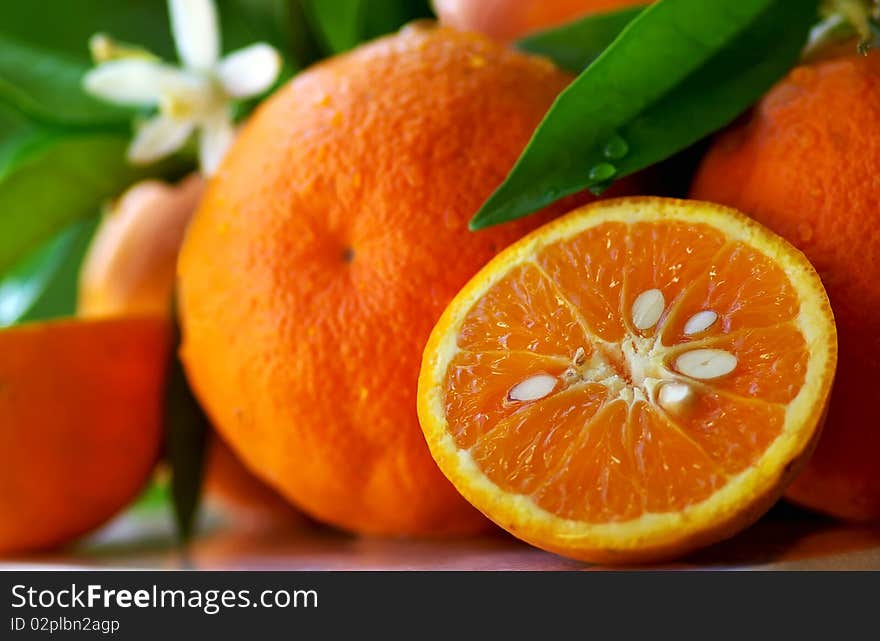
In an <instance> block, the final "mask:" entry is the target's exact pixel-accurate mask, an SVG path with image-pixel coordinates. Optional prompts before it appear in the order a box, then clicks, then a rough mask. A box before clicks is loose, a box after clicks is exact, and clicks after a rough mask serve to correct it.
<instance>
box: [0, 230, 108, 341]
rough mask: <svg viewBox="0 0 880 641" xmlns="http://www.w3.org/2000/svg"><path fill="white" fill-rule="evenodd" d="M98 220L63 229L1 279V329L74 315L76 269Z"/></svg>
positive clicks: (77, 270) (77, 274) (80, 262)
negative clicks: (27, 322)
mask: <svg viewBox="0 0 880 641" xmlns="http://www.w3.org/2000/svg"><path fill="white" fill-rule="evenodd" d="M98 220H99V217H98V216H95V217H93V218H90V219H85V220H79V221H77V222H75V223H74V224H72V225H70V226H69V227H67V228H65V229H63V230H62V231H61V232H60V233H58V234H56V235H55V236H54V237H52V238H51V239H50V240H49V241H48V242H46V243H45V244H43V245H42V246H41V247H39V249H37V251H35V252H33V253H32V254H31V255H29V256H28V257H27V258H25V259H24V260H22V261H21V262H19V263H18V264H17V265H16V266H15V267H14V268H13V269H12V270H10V271H9V272H8V273H7V274H6V276H5V277H4V278H2V279H0V327H6V326H8V325H12V324H14V323H20V322H25V321H34V320H44V319H47V318H56V317H59V316H68V315H72V314H74V313H75V311H76V290H77V287H76V286H77V279H78V276H79V268H80V265H81V264H82V260H83V258H84V256H85V253H86V249H87V248H88V245H89V241H90V240H91V237H92V235H93V233H94V231H95V228H96V227H97V224H98Z"/></svg>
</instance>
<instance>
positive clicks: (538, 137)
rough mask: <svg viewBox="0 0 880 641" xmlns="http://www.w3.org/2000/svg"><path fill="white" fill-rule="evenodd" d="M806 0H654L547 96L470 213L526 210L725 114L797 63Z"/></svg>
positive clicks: (647, 157) (667, 147)
mask: <svg viewBox="0 0 880 641" xmlns="http://www.w3.org/2000/svg"><path fill="white" fill-rule="evenodd" d="M816 15H817V0H715V1H713V2H712V3H706V2H705V1H704V0H660V2H657V3H656V4H654V5H652V6H651V7H649V8H648V9H645V10H644V12H643V13H641V14H640V15H639V16H638V17H637V18H636V19H635V20H633V21H632V22H631V23H630V24H629V26H627V27H626V28H625V29H624V31H623V32H622V33H621V34H620V36H619V37H618V38H617V39H616V40H615V41H614V42H613V43H612V44H611V46H609V47H608V48H607V49H606V50H605V52H604V53H603V54H602V55H601V56H600V57H599V58H598V59H596V61H595V62H593V64H591V65H590V66H589V67H588V68H587V69H586V70H585V71H584V72H583V73H582V74H581V75H580V76H579V77H578V78H577V80H575V82H574V83H572V85H571V86H569V88H568V89H566V90H565V91H564V92H563V93H562V94H561V95H560V96H559V98H558V99H557V100H556V102H555V104H554V105H553V107H552V108H551V109H550V111H549V112H548V114H547V115H546V116H545V118H544V120H543V121H542V122H541V124H540V125H539V127H538V129H537V130H536V132H535V134H534V135H533V137H532V140H531V141H530V142H529V144H528V146H527V147H526V149H525V151H524V152H523V154H522V156H521V157H520V158H519V160H518V161H517V163H516V165H515V166H514V168H513V170H512V171H511V173H510V174H509V175H508V177H507V179H506V180H505V181H504V183H503V184H502V185H501V186H500V187H499V188H498V189H497V190H496V191H495V193H494V194H492V196H491V197H490V198H489V200H488V201H487V202H486V203H485V204H484V205H483V207H482V208H481V209H480V211H479V212H478V213H477V215H476V216H475V217H474V219H473V220H472V221H471V228H472V229H481V228H484V227H488V226H490V225H495V224H498V223H502V222H505V221H508V220H512V219H514V218H519V217H521V216H525V215H527V214H530V213H532V212H535V211H537V210H539V209H541V208H543V207H545V206H547V205H549V204H550V203H552V202H554V201H556V200H558V199H559V198H562V197H564V196H567V195H569V194H573V193H575V192H578V191H581V190H582V189H584V188H590V189H592V190H594V191H597V192H598V191H601V190H602V189H604V188H605V187H607V186H608V185H609V184H610V183H611V182H612V181H613V180H616V179H617V178H621V177H623V176H626V175H628V174H631V173H633V172H635V171H638V170H640V169H643V168H644V167H647V166H649V165H651V164H654V163H656V162H658V161H660V160H663V159H665V158H667V157H669V156H670V155H672V154H674V153H675V152H677V151H680V150H682V149H684V148H686V147H688V146H689V145H691V144H693V143H694V142H696V141H697V140H699V139H701V138H703V137H704V136H706V135H707V134H709V133H711V132H713V131H715V130H717V129H719V128H721V127H723V126H724V125H726V124H728V123H729V122H731V121H732V120H733V119H734V118H735V117H736V116H737V115H739V114H740V113H742V112H743V111H744V110H745V109H747V108H748V107H749V106H750V105H751V104H752V103H753V102H755V100H757V99H758V98H759V97H760V96H761V95H762V94H763V93H765V92H766V91H767V89H769V88H770V87H771V86H772V85H773V83H774V82H775V81H776V80H777V79H779V78H780V77H782V76H783V75H784V74H785V73H786V72H787V71H788V70H789V69H790V68H791V67H792V66H793V65H794V64H795V63H796V62H797V60H798V56H799V54H800V51H801V49H802V48H803V45H804V42H805V41H806V39H807V34H808V32H809V29H810V27H811V26H812V24H813V23H814V22H815V20H816Z"/></svg>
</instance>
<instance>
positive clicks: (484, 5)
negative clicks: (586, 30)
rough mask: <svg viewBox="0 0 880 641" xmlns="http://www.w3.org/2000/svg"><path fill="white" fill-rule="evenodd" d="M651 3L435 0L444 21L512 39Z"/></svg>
mask: <svg viewBox="0 0 880 641" xmlns="http://www.w3.org/2000/svg"><path fill="white" fill-rule="evenodd" d="M643 4H648V2H647V0H434V2H433V5H434V11H435V12H436V13H437V17H438V18H439V19H440V22H441V24H444V25H447V26H450V27H454V28H456V29H462V30H465V31H478V32H480V33H485V34H486V35H488V36H491V37H492V38H495V39H498V40H501V41H504V42H510V41H512V40H516V39H517V38H520V37H522V36H526V35H529V34H531V33H533V32H535V31H541V30H544V29H549V28H551V27H558V26H560V25H562V24H565V23H567V22H571V21H573V20H576V19H578V18H581V17H583V16H585V15H588V14H591V13H601V12H604V11H613V10H615V9H624V8H626V7H634V6H638V5H643Z"/></svg>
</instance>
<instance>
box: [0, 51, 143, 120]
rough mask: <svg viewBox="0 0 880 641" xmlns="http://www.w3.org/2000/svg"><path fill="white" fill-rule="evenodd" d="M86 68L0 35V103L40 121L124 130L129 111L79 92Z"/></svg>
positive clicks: (86, 65) (130, 116)
mask: <svg viewBox="0 0 880 641" xmlns="http://www.w3.org/2000/svg"><path fill="white" fill-rule="evenodd" d="M88 69H89V65H88V64H86V63H85V62H83V61H81V60H78V59H76V58H74V57H70V56H65V55H63V54H60V53H52V52H49V51H44V50H39V49H34V48H31V47H28V46H26V45H23V44H21V43H19V42H17V41H16V40H13V39H12V38H10V37H8V36H4V35H3V34H2V33H0V101H2V102H4V103H6V104H7V105H10V106H12V107H14V108H15V109H17V110H18V111H20V112H21V113H23V114H26V115H27V116H29V117H30V118H32V119H34V120H37V121H40V122H44V123H52V124H58V125H62V126H104V127H109V128H115V129H118V130H124V131H128V130H129V123H130V122H131V118H132V115H133V112H132V111H131V110H128V109H121V108H119V107H115V106H113V105H109V104H108V103H106V102H102V101H100V100H97V99H95V98H92V97H91V96H89V95H88V94H87V93H85V92H84V91H83V90H82V86H81V82H82V77H83V74H85V72H86V71H87V70H88Z"/></svg>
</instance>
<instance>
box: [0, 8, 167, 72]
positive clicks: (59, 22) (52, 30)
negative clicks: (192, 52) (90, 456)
mask: <svg viewBox="0 0 880 641" xmlns="http://www.w3.org/2000/svg"><path fill="white" fill-rule="evenodd" d="M0 32H2V33H3V35H5V36H8V37H10V38H13V39H15V40H17V41H18V42H20V43H23V44H26V45H27V46H29V47H31V48H33V49H39V50H43V51H47V52H54V53H56V54H62V55H64V56H67V57H70V58H72V59H78V60H79V61H81V62H82V63H84V64H90V55H89V48H88V42H89V38H90V37H91V36H92V35H93V34H95V33H98V32H101V33H106V34H109V35H111V36H113V37H114V38H116V39H119V40H123V41H126V42H133V43H136V44H138V45H141V46H143V47H146V48H147V49H149V50H150V51H152V52H153V53H155V54H157V55H160V56H162V57H163V58H167V59H173V58H174V55H175V53H174V43H173V41H172V39H171V29H170V27H169V23H168V10H167V8H166V3H165V2H162V1H161V0H124V1H123V0H76V2H61V1H59V0H56V1H55V2H51V3H45V2H13V1H7V2H0Z"/></svg>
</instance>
